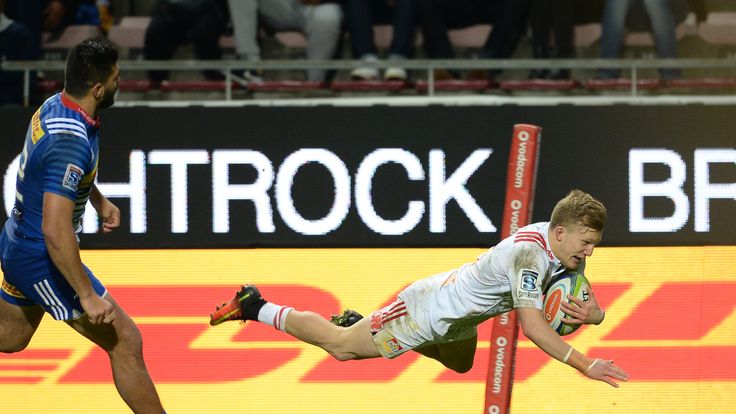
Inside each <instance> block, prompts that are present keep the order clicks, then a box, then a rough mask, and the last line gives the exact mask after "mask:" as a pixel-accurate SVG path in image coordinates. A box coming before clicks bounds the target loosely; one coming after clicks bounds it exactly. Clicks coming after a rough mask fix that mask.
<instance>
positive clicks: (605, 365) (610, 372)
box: [583, 358, 629, 388]
mask: <svg viewBox="0 0 736 414" xmlns="http://www.w3.org/2000/svg"><path fill="white" fill-rule="evenodd" d="M583 374H585V376H586V377H588V378H591V379H594V380H598V381H603V382H605V383H608V384H609V385H611V386H612V387H614V388H618V383H616V381H614V380H619V381H628V380H629V374H627V373H626V372H625V371H624V370H623V369H621V368H620V367H619V366H617V365H616V364H614V363H613V360H605V359H599V358H598V359H595V360H594V361H593V362H592V363H591V364H590V366H589V367H588V369H587V370H586V371H585V372H584V373H583Z"/></svg>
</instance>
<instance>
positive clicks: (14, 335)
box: [0, 299, 44, 353]
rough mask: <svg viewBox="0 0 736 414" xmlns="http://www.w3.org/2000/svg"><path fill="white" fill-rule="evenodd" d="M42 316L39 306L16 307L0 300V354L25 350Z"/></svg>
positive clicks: (42, 312)
mask: <svg viewBox="0 0 736 414" xmlns="http://www.w3.org/2000/svg"><path fill="white" fill-rule="evenodd" d="M43 315H44V310H43V308H42V307H41V306H39V305H33V306H16V305H13V304H11V303H8V302H6V301H4V300H3V299H0V352H4V353H11V352H20V351H22V350H24V349H26V347H27V346H28V343H29V342H30V341H31V338H32V337H33V334H34V333H35V332H36V329H38V325H39V324H40V323H41V319H42V318H43Z"/></svg>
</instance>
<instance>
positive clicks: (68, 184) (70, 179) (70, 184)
mask: <svg viewBox="0 0 736 414" xmlns="http://www.w3.org/2000/svg"><path fill="white" fill-rule="evenodd" d="M82 176H84V170H82V169H81V168H79V167H77V166H76V165H74V164H71V163H70V164H67V166H66V173H65V174H64V180H63V181H62V183H61V185H62V186H64V188H68V189H69V190H72V191H77V189H79V183H80V182H82Z"/></svg>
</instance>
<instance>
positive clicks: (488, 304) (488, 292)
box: [399, 222, 584, 338]
mask: <svg viewBox="0 0 736 414" xmlns="http://www.w3.org/2000/svg"><path fill="white" fill-rule="evenodd" d="M548 230H549V223H548V222H541V223H534V224H530V225H528V226H526V227H522V228H521V229H519V230H518V231H517V232H516V233H515V234H514V235H512V236H510V237H507V238H506V239H504V240H502V241H501V242H500V243H498V244H497V245H496V246H495V247H493V248H491V249H489V250H488V251H487V252H485V253H483V254H482V255H480V256H479V257H478V259H477V260H476V261H475V262H473V263H468V264H465V265H463V266H461V267H460V268H458V269H455V270H454V271H450V272H445V273H441V274H438V275H434V276H430V277H428V278H425V279H421V280H418V281H416V282H414V283H412V284H411V285H410V286H409V287H407V288H406V289H405V290H404V291H402V292H401V293H400V294H399V299H401V300H403V301H404V302H405V303H406V306H407V309H408V311H409V315H411V316H412V317H413V318H414V319H415V320H417V322H418V323H419V325H420V328H421V329H422V331H424V332H425V334H427V335H430V336H431V337H432V338H439V337H449V338H451V337H453V336H454V335H457V334H459V333H462V332H464V331H466V330H467V329H468V328H471V327H473V326H475V325H478V324H479V323H481V322H483V321H485V320H486V319H489V318H492V317H494V316H496V315H498V314H501V313H504V312H508V311H510V310H512V309H514V308H520V307H533V308H537V309H540V310H541V309H542V306H543V298H542V295H543V292H544V291H545V289H546V288H547V286H549V284H550V282H551V280H552V279H553V277H554V276H556V275H558V274H560V273H562V272H563V271H564V270H565V268H564V266H562V264H561V263H560V261H559V260H558V259H557V258H556V257H555V255H554V254H553V253H552V250H551V249H550V245H549V240H548V239H547V233H548ZM582 266H584V263H583V264H581V268H580V270H582ZM428 329H431V332H430V331H428Z"/></svg>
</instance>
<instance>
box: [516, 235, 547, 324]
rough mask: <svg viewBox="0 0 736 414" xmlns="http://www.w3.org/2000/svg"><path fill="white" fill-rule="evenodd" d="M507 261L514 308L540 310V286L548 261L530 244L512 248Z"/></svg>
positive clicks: (541, 302) (541, 252)
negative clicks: (509, 258)
mask: <svg viewBox="0 0 736 414" xmlns="http://www.w3.org/2000/svg"><path fill="white" fill-rule="evenodd" d="M511 255H512V257H511V260H510V261H509V267H510V268H509V269H507V272H508V275H509V281H510V282H511V297H512V298H513V301H514V308H537V309H539V310H541V309H542V307H543V305H544V303H543V299H542V298H543V293H544V292H542V285H543V281H544V277H545V275H546V274H547V270H548V269H547V268H548V267H549V261H548V260H547V258H546V256H545V253H544V251H543V250H542V249H540V248H539V247H537V246H535V245H533V244H530V243H519V244H518V245H516V246H514V249H513V250H512V252H511Z"/></svg>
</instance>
